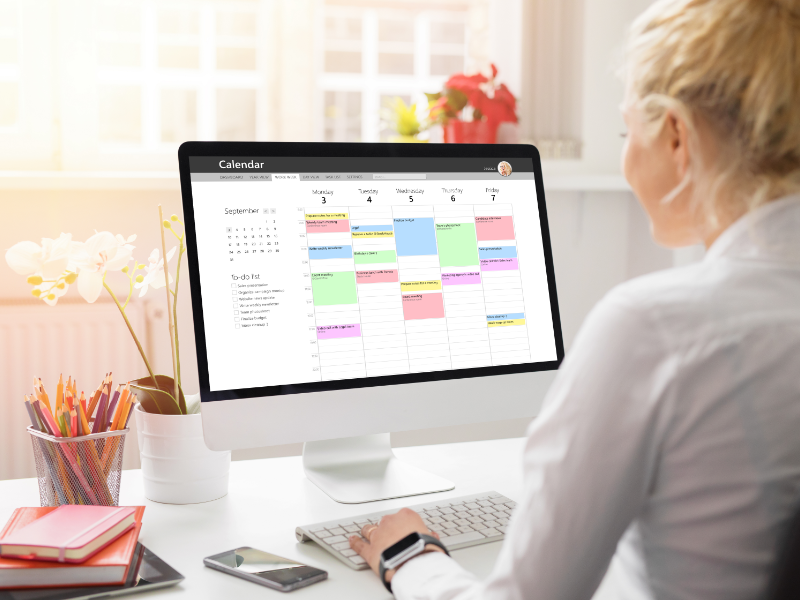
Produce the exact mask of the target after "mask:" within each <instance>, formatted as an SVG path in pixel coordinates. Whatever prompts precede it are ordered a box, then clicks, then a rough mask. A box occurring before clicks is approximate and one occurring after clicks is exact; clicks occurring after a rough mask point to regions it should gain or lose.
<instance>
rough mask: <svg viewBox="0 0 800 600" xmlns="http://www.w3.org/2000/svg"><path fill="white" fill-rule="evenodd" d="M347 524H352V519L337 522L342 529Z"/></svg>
mask: <svg viewBox="0 0 800 600" xmlns="http://www.w3.org/2000/svg"><path fill="white" fill-rule="evenodd" d="M349 525H354V522H353V521H342V522H341V523H339V527H341V528H342V529H344V528H345V527H347V526H349Z"/></svg>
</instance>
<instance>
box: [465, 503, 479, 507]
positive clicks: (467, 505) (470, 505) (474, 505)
mask: <svg viewBox="0 0 800 600" xmlns="http://www.w3.org/2000/svg"><path fill="white" fill-rule="evenodd" d="M464 506H466V507H467V508H473V509H475V508H479V506H478V505H477V504H475V503H474V502H466V503H464Z"/></svg>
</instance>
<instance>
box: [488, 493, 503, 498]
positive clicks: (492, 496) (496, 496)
mask: <svg viewBox="0 0 800 600" xmlns="http://www.w3.org/2000/svg"><path fill="white" fill-rule="evenodd" d="M489 498H492V499H494V498H502V496H501V495H500V494H489Z"/></svg>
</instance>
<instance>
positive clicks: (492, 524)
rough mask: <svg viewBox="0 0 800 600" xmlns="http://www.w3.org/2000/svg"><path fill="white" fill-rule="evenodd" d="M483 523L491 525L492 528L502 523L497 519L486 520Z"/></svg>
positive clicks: (487, 525)
mask: <svg viewBox="0 0 800 600" xmlns="http://www.w3.org/2000/svg"><path fill="white" fill-rule="evenodd" d="M483 524H484V525H486V527H491V528H494V527H500V523H498V522H496V521H484V522H483Z"/></svg>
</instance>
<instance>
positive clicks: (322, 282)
mask: <svg viewBox="0 0 800 600" xmlns="http://www.w3.org/2000/svg"><path fill="white" fill-rule="evenodd" d="M311 290H312V293H313V294H314V306H330V305H332V304H356V303H358V294H357V292H356V274H355V272H353V271H341V272H339V273H312V274H311Z"/></svg>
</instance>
